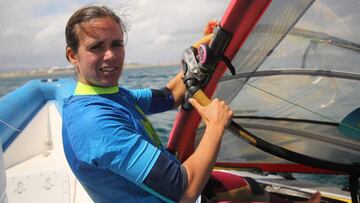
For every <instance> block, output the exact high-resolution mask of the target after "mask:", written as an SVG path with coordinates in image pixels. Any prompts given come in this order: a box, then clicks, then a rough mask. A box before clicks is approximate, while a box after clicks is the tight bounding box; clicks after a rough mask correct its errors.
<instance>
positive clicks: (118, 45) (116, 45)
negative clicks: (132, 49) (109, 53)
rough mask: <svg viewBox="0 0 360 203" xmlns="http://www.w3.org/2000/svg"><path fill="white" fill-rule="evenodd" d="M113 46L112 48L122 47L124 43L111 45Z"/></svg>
mask: <svg viewBox="0 0 360 203" xmlns="http://www.w3.org/2000/svg"><path fill="white" fill-rule="evenodd" d="M113 46H114V47H123V46H124V43H122V42H115V43H113Z"/></svg>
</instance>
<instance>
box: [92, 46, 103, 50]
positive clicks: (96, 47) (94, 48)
mask: <svg viewBox="0 0 360 203" xmlns="http://www.w3.org/2000/svg"><path fill="white" fill-rule="evenodd" d="M101 48H102V47H101V45H94V46H92V47H90V50H91V51H97V50H100V49H101Z"/></svg>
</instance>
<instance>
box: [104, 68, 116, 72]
mask: <svg viewBox="0 0 360 203" xmlns="http://www.w3.org/2000/svg"><path fill="white" fill-rule="evenodd" d="M115 70H116V67H103V68H100V71H102V72H105V73H110V72H113V71H115Z"/></svg>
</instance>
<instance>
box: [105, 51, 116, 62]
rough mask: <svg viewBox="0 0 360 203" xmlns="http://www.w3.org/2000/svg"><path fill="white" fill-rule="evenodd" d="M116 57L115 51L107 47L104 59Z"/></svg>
mask: <svg viewBox="0 0 360 203" xmlns="http://www.w3.org/2000/svg"><path fill="white" fill-rule="evenodd" d="M114 57H115V52H114V50H112V49H107V50H106V51H105V53H104V60H110V59H113V58H114Z"/></svg>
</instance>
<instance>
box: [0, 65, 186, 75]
mask: <svg viewBox="0 0 360 203" xmlns="http://www.w3.org/2000/svg"><path fill="white" fill-rule="evenodd" d="M174 66H179V64H175V63H171V64H170V63H169V64H138V63H129V64H125V65H124V69H135V68H154V67H164V68H166V67H174ZM65 74H75V69H74V67H51V68H39V69H29V70H27V69H24V70H16V71H6V72H0V79H1V78H16V77H28V76H51V75H65Z"/></svg>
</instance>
